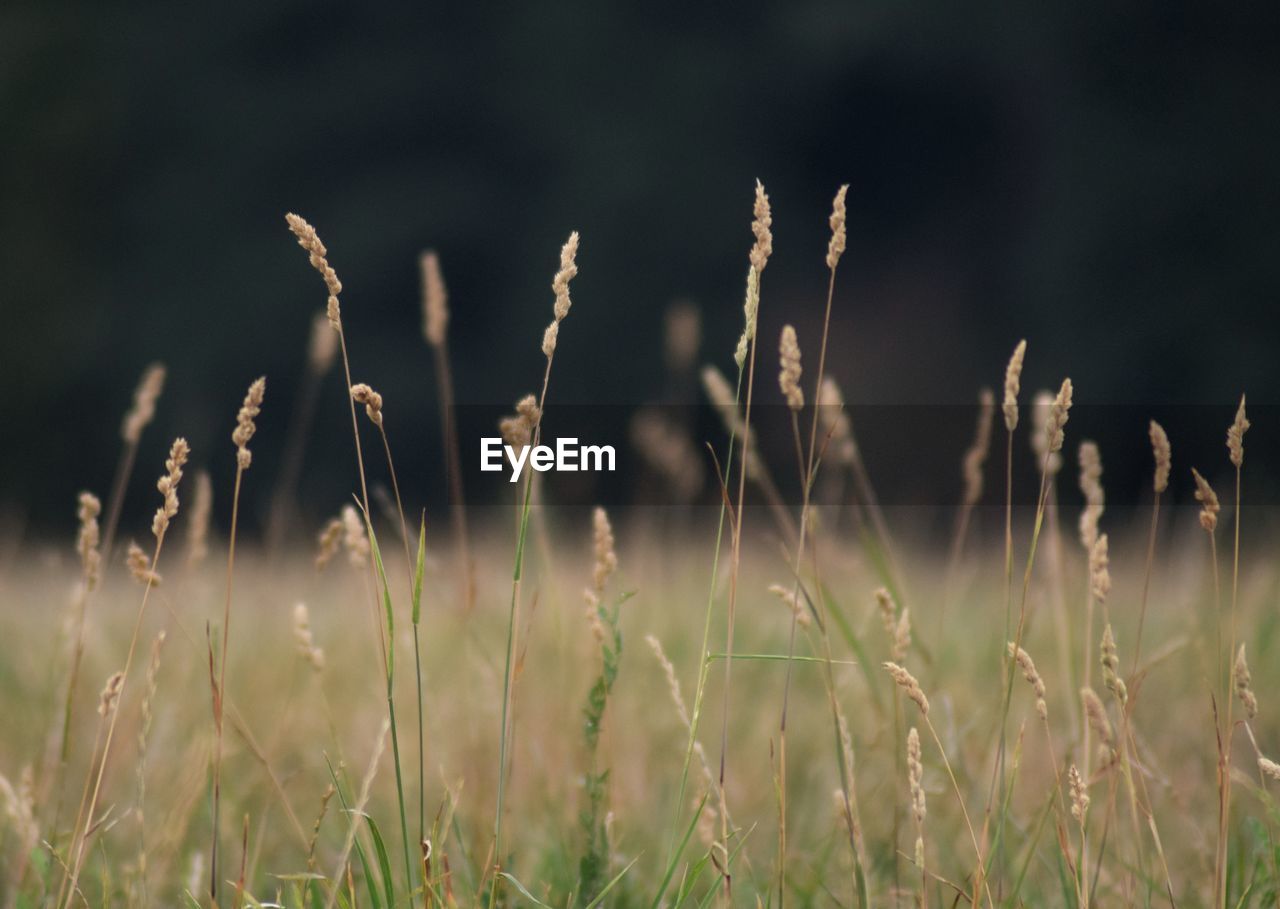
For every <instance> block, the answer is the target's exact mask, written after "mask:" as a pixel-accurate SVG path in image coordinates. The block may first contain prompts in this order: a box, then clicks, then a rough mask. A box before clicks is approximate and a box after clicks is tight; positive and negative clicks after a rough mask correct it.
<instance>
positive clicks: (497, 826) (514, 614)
mask: <svg viewBox="0 0 1280 909" xmlns="http://www.w3.org/2000/svg"><path fill="white" fill-rule="evenodd" d="M577 253H578V234H577V232H576V231H575V232H573V233H571V234H570V235H569V239H568V241H567V242H566V243H565V245H564V247H563V248H562V249H561V250H560V270H559V271H557V272H556V276H555V278H554V280H553V281H552V283H551V287H552V290H553V291H555V294H556V302H555V320H554V321H553V322H552V323H551V324H550V325H548V326H547V330H546V332H545V333H544V334H543V338H542V353H543V355H544V356H545V357H546V361H547V362H546V367H545V368H544V370H543V373H542V390H541V392H539V394H538V409H537V414H536V416H535V419H534V420H533V423H532V426H530V427H529V432H530V438H529V444H530V445H531V446H533V447H535V448H536V447H537V445H538V444H539V442H540V441H541V439H542V418H543V415H544V413H545V410H546V405H547V389H548V388H549V387H550V385H551V364H552V363H553V362H554V361H555V354H556V346H557V343H558V340H559V336H560V323H561V322H562V321H563V320H564V317H565V316H566V315H568V313H569V307H570V305H571V301H570V298H569V282H570V281H571V280H573V277H574V276H575V275H577V273H578V266H577ZM533 473H534V472H533V470H531V469H530V470H527V471H526V473H525V478H524V490H523V492H522V494H521V499H522V502H521V505H520V523H519V528H518V533H517V537H516V552H515V565H514V566H513V568H512V572H511V607H510V609H509V610H508V613H507V648H506V656H505V665H504V667H503V671H502V726H501V727H500V736H499V741H498V796H497V805H496V807H495V810H494V820H493V867H492V869H491V871H492V880H491V883H490V889H489V905H490V906H495V905H496V904H497V898H498V887H499V881H500V880H501V876H502V875H501V870H502V865H503V861H504V859H503V854H502V819H503V811H504V809H505V807H506V791H507V750H508V747H509V745H510V738H511V733H512V730H511V718H510V713H511V695H512V683H513V681H514V679H513V677H512V673H513V672H514V670H515V664H516V660H515V656H516V651H515V648H516V634H517V628H518V624H519V619H520V582H521V580H522V578H523V574H524V551H525V544H526V542H527V540H528V536H529V507H530V501H531V495H532V490H533Z"/></svg>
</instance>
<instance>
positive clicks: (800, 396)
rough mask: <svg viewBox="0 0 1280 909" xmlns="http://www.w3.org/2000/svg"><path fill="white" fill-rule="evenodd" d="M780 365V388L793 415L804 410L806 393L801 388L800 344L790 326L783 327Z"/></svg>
mask: <svg viewBox="0 0 1280 909" xmlns="http://www.w3.org/2000/svg"><path fill="white" fill-rule="evenodd" d="M778 354H779V364H780V365H781V369H780V370H779V372H778V386H779V387H780V388H781V389H782V396H783V397H784V398H786V399H787V407H789V408H791V411H792V412H793V413H799V412H800V411H801V410H802V409H803V408H804V392H803V391H802V390H801V388H800V374H801V369H800V344H799V342H798V341H797V340H796V330H795V328H793V327H792V326H790V325H784V326H782V336H781V338H779V340H778Z"/></svg>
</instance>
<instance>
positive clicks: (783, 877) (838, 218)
mask: <svg viewBox="0 0 1280 909" xmlns="http://www.w3.org/2000/svg"><path fill="white" fill-rule="evenodd" d="M848 191H849V187H848V185H845V186H842V187H840V189H839V190H838V191H837V192H836V197H835V201H834V203H833V206H832V212H831V234H832V236H831V240H830V242H829V243H828V247H827V271H828V278H827V304H826V309H825V312H824V314H823V318H822V343H821V344H820V345H819V347H818V372H817V375H816V376H815V378H814V383H813V402H814V403H813V415H812V419H811V420H810V424H809V450H808V454H807V456H806V455H805V453H804V450H803V446H802V445H801V441H800V419H799V411H800V408H801V407H803V405H804V398H803V395H802V394H801V393H800V391H799V389H798V388H796V389H795V391H794V395H793V397H795V398H798V399H796V400H789V401H788V409H789V410H790V411H791V434H792V437H793V439H794V440H795V446H796V466H797V468H798V469H799V471H800V486H801V489H802V493H801V495H802V501H801V505H800V534H799V540H798V542H797V544H796V554H795V560H794V563H793V566H794V567H793V573H794V574H795V582H794V585H793V587H792V590H791V599H792V602H795V601H796V599H797V598H798V597H799V595H800V569H801V566H802V564H803V560H804V544H805V535H806V532H807V531H808V528H809V498H810V494H811V490H812V489H813V484H814V480H815V478H816V474H817V471H816V463H815V458H816V456H817V447H818V400H819V397H818V396H819V394H820V390H821V388H822V380H823V376H824V374H825V372H826V366H827V337H828V335H829V333H830V329H831V303H832V299H833V297H834V296H835V290H836V267H837V265H838V264H839V262H840V256H841V254H842V253H843V252H844V248H845V242H846V241H845V232H846V228H845V218H846V213H845V196H846V194H847V193H848ZM785 356H786V353H785V351H784V357H785ZM795 370H796V372H797V373H798V372H799V351H798V350H797V352H796V363H795ZM784 377H785V373H784ZM798 379H799V376H798V375H797V376H796V377H795V379H793V380H791V381H793V382H798ZM793 404H794V405H798V406H792V405H793ZM806 457H807V460H806ZM796 621H797V620H796V615H795V613H794V612H793V613H792V616H791V628H790V631H789V632H788V637H787V658H788V659H787V675H786V680H785V682H784V683H783V688H782V712H781V716H780V718H779V720H778V742H779V747H778V756H779V757H778V763H779V787H778V791H779V808H778V906H779V909H783V907H785V906H786V893H787V890H786V881H787V705H788V701H789V698H790V695H791V673H792V669H793V666H792V663H791V659H790V658H791V657H792V656H793V655H794V654H795V648H796ZM894 816H895V818H896V816H897V810H896V808H895V811H894ZM894 864H895V867H896V864H897V862H896V860H895V863H894Z"/></svg>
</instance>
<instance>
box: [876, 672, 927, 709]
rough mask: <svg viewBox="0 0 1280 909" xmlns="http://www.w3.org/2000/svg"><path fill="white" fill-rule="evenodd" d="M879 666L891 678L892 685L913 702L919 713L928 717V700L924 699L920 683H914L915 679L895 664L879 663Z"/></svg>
mask: <svg viewBox="0 0 1280 909" xmlns="http://www.w3.org/2000/svg"><path fill="white" fill-rule="evenodd" d="M880 665H882V666H884V668H885V669H886V670H887V671H888V673H889V675H890V676H892V677H893V681H894V683H895V684H896V685H897V686H898V687H899V688H901V689H902V691H903V693H904V694H905V695H906V696H907V697H908V698H910V699H911V700H912V701H914V702H915V705H916V706H917V707H919V708H920V713H921V714H922V715H924V716H928V715H929V699H928V698H927V697H925V695H924V691H922V690H921V688H920V683H919V682H917V681H916V677H915V676H913V675H912V674H911V673H910V672H908V671H907V670H906V669H904V668H902V667H901V666H899V665H898V664H897V663H881V664H880Z"/></svg>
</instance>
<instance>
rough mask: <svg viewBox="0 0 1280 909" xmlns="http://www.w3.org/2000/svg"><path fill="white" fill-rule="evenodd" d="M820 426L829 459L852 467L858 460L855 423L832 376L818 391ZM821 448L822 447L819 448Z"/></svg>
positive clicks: (827, 378) (824, 380)
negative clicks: (827, 440) (854, 435)
mask: <svg viewBox="0 0 1280 909" xmlns="http://www.w3.org/2000/svg"><path fill="white" fill-rule="evenodd" d="M818 425H819V427H820V428H821V432H822V438H823V439H830V441H829V442H827V443H826V446H827V455H826V456H827V457H829V458H832V459H833V460H834V461H835V462H836V463H837V464H840V465H842V466H845V467H849V466H852V465H853V463H854V462H855V461H856V460H857V458H858V448H857V442H856V441H855V440H854V438H853V423H852V421H851V420H850V418H849V411H848V409H847V408H846V407H845V406H844V396H843V395H842V394H841V393H840V386H839V385H837V384H836V380H835V379H833V378H831V376H824V377H823V379H822V386H821V387H820V388H819V389H818ZM819 447H821V446H819Z"/></svg>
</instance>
